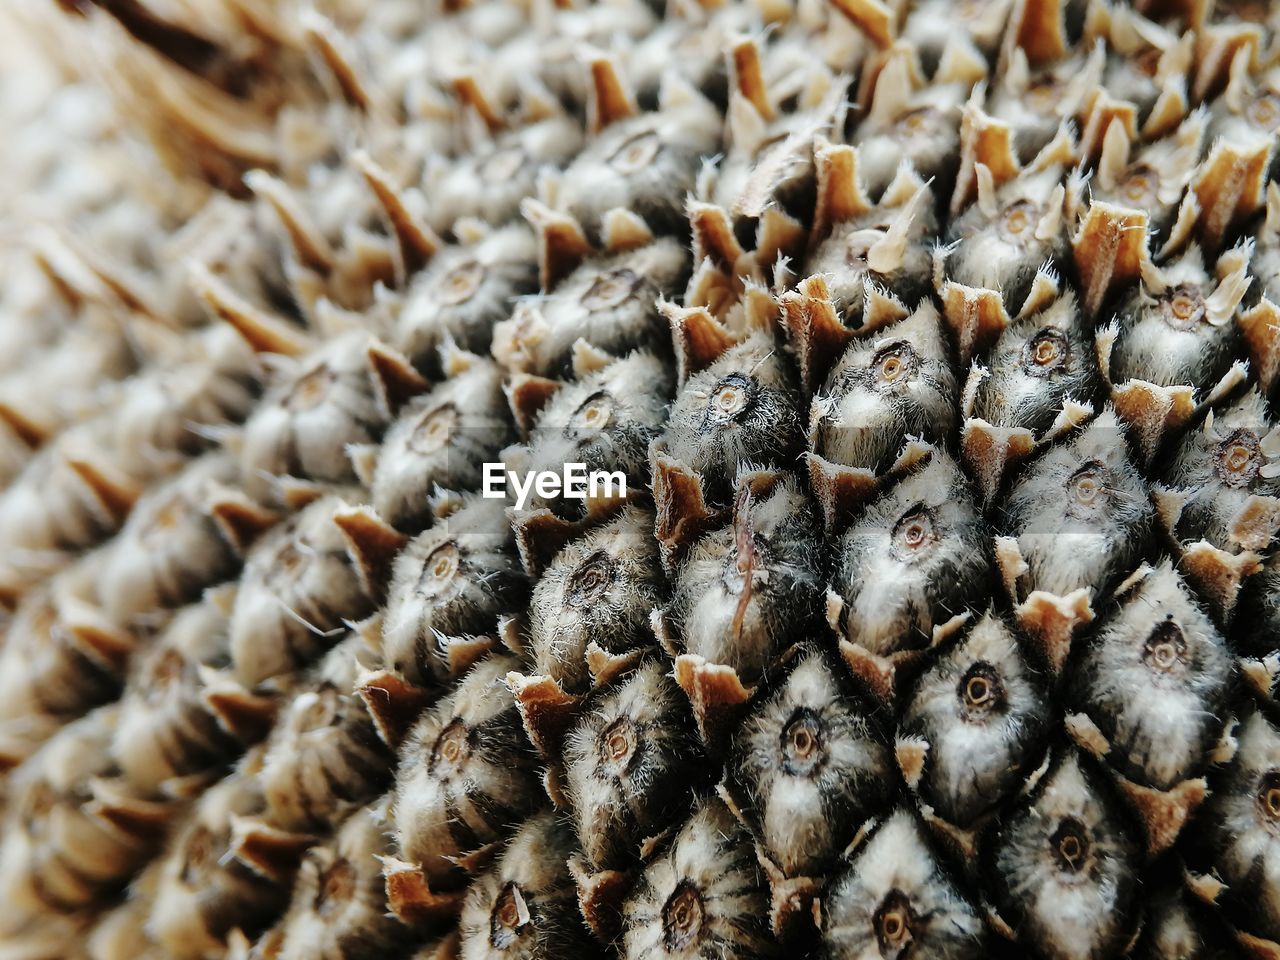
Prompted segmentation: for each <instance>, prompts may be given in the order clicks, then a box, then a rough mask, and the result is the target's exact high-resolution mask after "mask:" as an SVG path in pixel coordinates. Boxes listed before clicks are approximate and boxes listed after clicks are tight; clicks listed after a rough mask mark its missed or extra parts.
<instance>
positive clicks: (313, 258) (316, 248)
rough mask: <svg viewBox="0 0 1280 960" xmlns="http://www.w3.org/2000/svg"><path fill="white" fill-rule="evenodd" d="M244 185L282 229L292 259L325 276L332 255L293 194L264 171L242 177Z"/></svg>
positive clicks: (330, 266)
mask: <svg viewBox="0 0 1280 960" xmlns="http://www.w3.org/2000/svg"><path fill="white" fill-rule="evenodd" d="M245 183H246V184H248V186H249V189H250V190H252V191H253V192H254V193H255V194H256V195H257V196H259V197H261V198H262V199H264V200H266V201H267V203H269V204H270V205H271V208H272V209H273V210H275V212H276V216H277V217H279V218H280V222H281V223H282V224H283V225H284V228H285V234H286V235H287V236H288V238H289V243H290V245H291V247H292V248H293V255H294V257H296V258H297V261H298V263H299V264H301V265H302V266H304V267H306V268H307V269H309V270H314V271H315V272H316V273H319V274H323V275H327V274H328V273H329V271H331V270H332V269H333V266H334V260H335V258H336V255H335V253H334V251H333V247H332V246H330V244H329V241H328V240H327V239H326V238H325V236H324V234H322V233H321V232H320V229H319V228H318V227H317V226H316V225H315V222H314V221H313V220H312V219H311V215H310V214H309V213H308V212H307V211H306V209H305V208H304V207H303V206H302V204H301V203H300V202H299V201H298V198H297V197H296V196H294V194H293V191H292V190H290V189H289V187H288V186H286V185H285V183H284V181H283V180H280V179H278V178H276V177H274V176H272V175H271V174H269V173H267V172H266V171H264V170H251V171H250V172H249V173H247V174H245Z"/></svg>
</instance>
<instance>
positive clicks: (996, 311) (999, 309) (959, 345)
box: [940, 281, 1010, 364]
mask: <svg viewBox="0 0 1280 960" xmlns="http://www.w3.org/2000/svg"><path fill="white" fill-rule="evenodd" d="M940 296H941V297H942V312H943V316H945V317H946V318H947V323H948V324H949V325H950V326H951V329H952V332H953V333H954V334H955V341H956V352H957V353H958V354H959V356H960V362H961V363H962V364H963V363H968V362H969V360H970V358H971V357H972V356H973V355H974V353H975V352H978V351H982V350H985V349H986V348H987V347H988V346H990V345H991V344H992V343H993V342H994V341H995V339H996V337H998V336H1000V334H1001V332H1002V331H1003V330H1004V328H1005V327H1007V326H1008V325H1009V322H1010V318H1009V314H1008V311H1006V310H1005V308H1004V300H1003V299H1002V298H1001V296H1000V294H999V293H998V292H997V291H995V290H986V289H983V288H981V287H967V286H964V285H963V284H959V283H955V282H951V281H948V282H947V283H945V284H943V287H942V290H941V291H940Z"/></svg>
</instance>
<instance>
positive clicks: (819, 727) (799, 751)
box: [779, 707, 827, 777]
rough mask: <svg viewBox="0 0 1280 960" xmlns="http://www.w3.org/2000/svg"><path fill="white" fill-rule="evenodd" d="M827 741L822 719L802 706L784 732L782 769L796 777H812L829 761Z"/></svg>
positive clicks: (782, 739)
mask: <svg viewBox="0 0 1280 960" xmlns="http://www.w3.org/2000/svg"><path fill="white" fill-rule="evenodd" d="M826 741H827V730H826V725H825V724H824V723H823V722H822V718H821V717H819V716H818V714H817V713H816V712H814V711H813V710H811V709H809V708H808V707H800V708H799V709H797V710H796V712H795V713H793V714H792V715H791V719H790V721H788V723H787V725H786V727H785V728H784V729H783V731H782V737H781V742H780V744H779V746H780V747H781V750H782V769H783V770H784V771H786V772H787V773H789V774H791V775H792V776H797V777H807V776H811V775H812V774H813V773H814V771H816V770H817V769H818V768H819V767H821V766H822V765H823V764H824V763H825V762H826V759H827V743H826Z"/></svg>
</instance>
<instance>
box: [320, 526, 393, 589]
mask: <svg viewBox="0 0 1280 960" xmlns="http://www.w3.org/2000/svg"><path fill="white" fill-rule="evenodd" d="M333 522H334V523H335V524H336V525H337V527H338V529H339V530H341V531H342V535H343V537H344V539H346V541H347V549H348V551H349V552H350V554H351V557H352V559H353V560H355V561H356V565H357V567H358V569H359V571H360V574H361V578H362V579H363V580H364V581H365V583H366V586H367V587H368V588H369V589H370V590H371V591H372V592H380V591H381V589H382V588H383V587H384V585H385V584H386V582H387V580H388V579H389V577H390V572H391V564H392V563H393V562H394V561H395V558H396V556H397V555H398V554H399V553H400V550H401V549H402V548H403V547H404V545H405V543H406V541H407V540H408V537H406V536H405V535H404V534H402V533H401V532H400V531H399V530H397V529H396V528H395V527H393V526H391V524H389V523H387V522H386V521H385V520H383V519H382V518H381V517H380V516H378V515H377V513H375V512H374V510H373V507H370V506H366V505H361V506H358V507H343V508H341V509H339V510H335V511H334V514H333Z"/></svg>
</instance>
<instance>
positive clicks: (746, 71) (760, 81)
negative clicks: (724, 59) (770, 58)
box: [729, 37, 776, 121]
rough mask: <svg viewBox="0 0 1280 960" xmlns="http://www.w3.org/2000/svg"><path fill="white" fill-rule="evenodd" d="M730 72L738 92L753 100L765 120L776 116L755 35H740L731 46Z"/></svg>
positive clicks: (753, 104)
mask: <svg viewBox="0 0 1280 960" xmlns="http://www.w3.org/2000/svg"><path fill="white" fill-rule="evenodd" d="M729 74H730V76H731V77H733V83H734V86H736V87H737V89H738V92H739V93H740V94H742V95H743V96H744V97H746V98H747V100H749V101H750V102H751V105H752V106H753V107H755V108H756V113H758V114H760V117H761V118H762V119H763V120H765V121H769V120H772V119H773V118H774V117H775V116H776V112H775V111H774V109H773V104H772V103H771V102H770V100H769V90H768V87H767V86H766V85H765V81H764V72H763V70H762V69H761V66H760V45H759V44H758V43H756V40H755V38H754V37H740V38H739V39H737V40H735V41H734V42H733V43H732V45H731V46H730V47H729Z"/></svg>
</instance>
